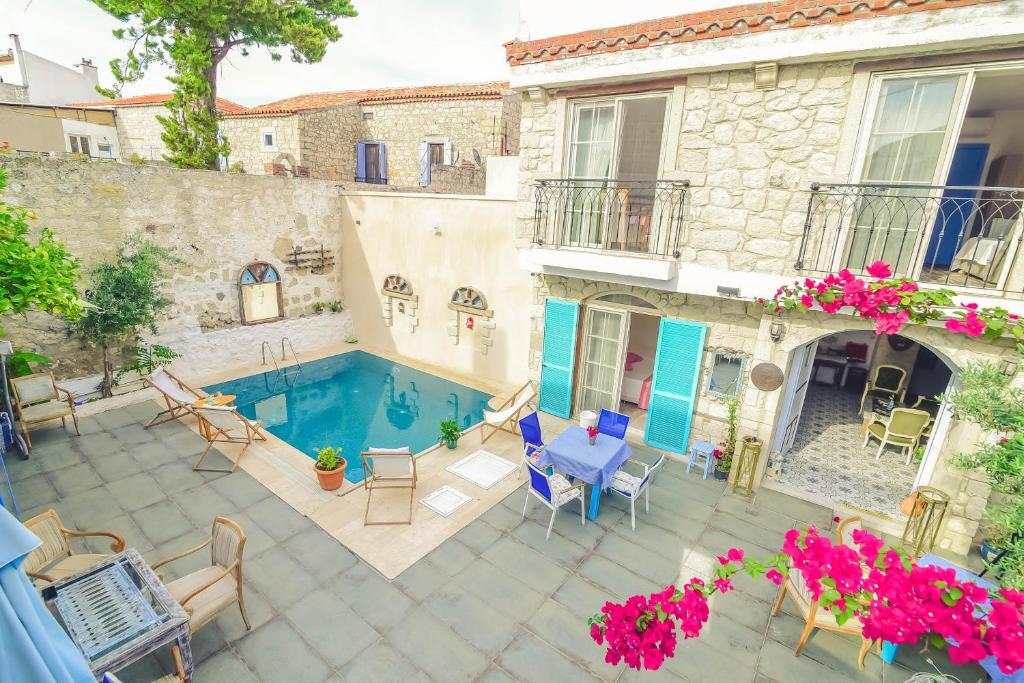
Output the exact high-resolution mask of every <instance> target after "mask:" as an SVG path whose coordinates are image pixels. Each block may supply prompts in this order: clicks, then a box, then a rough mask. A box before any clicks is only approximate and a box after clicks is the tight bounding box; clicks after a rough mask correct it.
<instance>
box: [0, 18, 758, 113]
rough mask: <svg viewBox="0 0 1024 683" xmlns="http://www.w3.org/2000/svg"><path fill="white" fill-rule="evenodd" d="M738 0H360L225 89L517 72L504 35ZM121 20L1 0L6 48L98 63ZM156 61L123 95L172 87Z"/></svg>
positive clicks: (103, 77)
mask: <svg viewBox="0 0 1024 683" xmlns="http://www.w3.org/2000/svg"><path fill="white" fill-rule="evenodd" d="M732 4H739V0H674V1H673V0H640V1H639V2H632V3H630V2H623V1H622V0H353V5H354V6H355V8H356V10H357V11H358V12H359V16H358V17H354V18H351V19H342V20H339V26H340V28H341V32H342V34H343V35H342V38H341V40H339V41H338V42H337V43H334V44H333V45H329V46H328V48H327V56H326V57H325V58H324V60H323V61H322V62H320V63H318V64H295V63H293V62H291V61H289V60H288V58H287V56H286V57H285V58H284V59H283V60H282V61H280V62H273V61H271V59H270V57H269V55H268V54H267V52H266V50H257V51H255V52H253V53H252V54H251V55H249V56H248V57H243V56H241V55H240V54H238V53H237V52H233V53H232V55H230V56H229V57H228V58H227V59H226V60H225V62H224V63H223V64H222V69H221V73H220V76H219V78H218V90H219V92H218V94H219V95H220V96H221V97H226V98H228V99H230V100H234V101H236V102H239V103H241V104H245V105H253V104H261V103H265V102H270V101H273V100H277V99H281V98H284V97H289V96H291V95H297V94H300V93H308V92H320V91H331V90H352V89H360V88H381V87H391V86H405V85H431V84H443V83H473V82H480V81H493V80H506V79H508V77H509V70H508V66H507V65H506V63H505V49H504V47H502V44H503V43H505V42H507V41H508V40H511V39H513V38H515V37H517V36H519V37H521V38H523V39H528V38H542V37H545V36H551V35H558V34H561V33H571V32H574V31H581V30H585V29H589V28H600V27H602V26H614V25H617V24H622V23H627V22H631V21H637V20H640V19H651V18H656V17H660V16H668V15H673V14H680V13H683V12H691V11H698V10H701V9H707V8H709V7H715V6H727V5H732ZM119 25H120V23H119V22H118V21H117V20H116V19H114V18H112V17H110V16H109V15H107V14H106V13H104V12H103V11H101V10H100V9H98V8H97V7H96V6H95V5H93V4H92V3H91V2H88V0H0V48H2V47H4V46H3V42H4V40H5V38H4V36H6V35H7V34H9V33H17V34H19V35H20V37H21V45H22V48H23V49H25V50H28V51H29V52H34V53H35V54H38V55H40V56H42V57H45V58H47V59H49V60H51V61H55V62H58V63H60V64H64V65H68V66H70V65H73V64H76V63H78V62H79V60H80V59H81V58H83V57H85V58H89V59H92V60H93V63H94V64H97V65H99V67H100V82H101V84H103V85H108V86H109V85H111V83H112V79H111V76H110V70H109V68H108V67H107V66H106V64H107V63H108V62H109V61H110V60H111V59H113V58H114V57H118V56H122V55H123V53H124V50H125V47H126V46H125V45H124V43H122V42H120V41H118V40H116V39H115V38H114V37H113V36H112V35H111V31H112V30H113V29H114V28H116V27H118V26H119ZM166 76H167V71H166V69H164V68H162V67H154V68H153V69H151V71H150V72H149V73H148V74H147V75H146V77H145V78H144V79H143V80H142V81H140V82H138V83H134V84H130V85H128V86H126V87H125V89H124V94H125V95H144V94H149V93H158V92H168V91H169V90H170V84H169V83H167V81H166V80H165V77H166Z"/></svg>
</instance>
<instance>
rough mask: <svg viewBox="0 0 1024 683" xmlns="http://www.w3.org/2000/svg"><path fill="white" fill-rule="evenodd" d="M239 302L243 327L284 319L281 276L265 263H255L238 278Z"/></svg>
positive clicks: (248, 266)
mask: <svg viewBox="0 0 1024 683" xmlns="http://www.w3.org/2000/svg"><path fill="white" fill-rule="evenodd" d="M238 301H239V308H240V309H241V313H242V324H243V325H255V324H257V323H266V322H272V321H274V320H281V319H283V318H284V292H283V291H282V286H281V275H280V273H278V272H277V269H276V268H274V266H272V265H270V264H269V263H266V262H265V261H254V262H253V263H250V264H249V265H247V266H246V267H245V268H243V269H242V273H241V274H240V275H239V276H238Z"/></svg>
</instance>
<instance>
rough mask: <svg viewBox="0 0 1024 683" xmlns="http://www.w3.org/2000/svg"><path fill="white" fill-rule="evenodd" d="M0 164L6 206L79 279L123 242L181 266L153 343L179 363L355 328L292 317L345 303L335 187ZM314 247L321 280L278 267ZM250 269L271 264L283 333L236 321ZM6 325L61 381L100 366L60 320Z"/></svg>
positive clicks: (57, 164) (73, 165)
mask: <svg viewBox="0 0 1024 683" xmlns="http://www.w3.org/2000/svg"><path fill="white" fill-rule="evenodd" d="M0 166H2V167H3V168H4V169H5V170H6V171H7V174H8V178H7V180H8V187H7V190H6V192H5V194H4V196H3V197H2V200H3V201H7V202H10V203H12V204H15V205H18V206H23V207H25V208H29V209H32V210H34V211H35V212H36V213H37V214H38V216H39V218H38V220H37V221H36V223H37V224H38V225H39V226H40V227H42V226H48V227H50V228H52V229H53V231H54V232H55V234H56V235H57V236H58V237H59V238H60V239H61V240H63V241H64V243H65V244H66V245H67V247H68V249H69V251H70V252H71V253H72V254H74V255H75V256H76V257H78V258H79V259H80V260H81V261H82V264H83V269H84V270H85V272H88V270H89V269H90V268H91V267H92V266H94V265H96V264H97V263H99V262H101V261H104V260H107V259H109V258H111V257H112V256H113V254H114V252H115V250H116V249H117V246H118V245H119V244H120V243H121V242H122V241H123V240H124V239H125V238H126V237H128V236H131V235H137V236H140V237H144V238H146V239H149V240H151V241H153V242H155V243H156V244H159V245H161V246H163V247H166V248H167V249H169V250H170V251H171V252H172V253H173V254H174V255H175V256H177V257H178V258H179V259H180V263H178V264H177V265H175V266H172V267H171V269H170V270H171V273H172V274H171V276H170V277H169V278H168V279H167V280H166V281H165V282H164V284H163V287H164V292H165V294H166V295H167V296H168V297H169V298H170V299H171V302H172V303H171V305H170V307H169V309H168V310H167V311H166V314H165V316H164V319H163V320H162V321H161V323H160V330H159V334H158V335H157V336H156V339H157V340H168V341H170V342H171V343H172V345H173V347H174V348H175V349H176V350H177V351H178V352H179V353H182V354H183V355H185V357H186V358H187V359H189V360H187V361H185V360H183V361H181V362H189V363H193V362H194V363H196V364H197V365H202V366H204V367H205V366H207V365H211V366H212V365H216V364H217V363H221V362H226V361H227V360H230V359H231V358H233V357H234V355H233V354H235V351H236V350H233V348H232V344H234V342H232V341H229V340H234V339H238V340H246V339H248V340H249V341H253V340H255V339H256V338H260V339H262V338H266V339H268V340H270V341H271V342H274V341H279V340H280V336H281V334H282V333H285V334H287V335H288V336H289V337H290V338H291V340H292V342H293V344H294V345H295V348H296V350H297V351H299V353H302V351H303V350H305V349H311V348H315V347H318V346H323V345H324V344H326V343H329V342H336V341H338V338H339V335H340V337H341V338H344V336H347V335H348V334H349V333H350V332H351V322H348V323H343V321H342V319H341V318H336V317H335V316H326V315H325V316H321V317H318V318H317V320H316V322H315V323H313V324H310V325H306V324H299V321H297V320H295V319H297V318H299V317H301V316H312V314H313V312H312V304H313V303H314V302H316V301H324V302H327V301H332V300H335V299H339V300H343V299H344V297H343V295H342V285H341V272H340V271H341V268H340V265H339V264H340V263H341V259H342V241H341V218H340V216H341V213H342V198H341V192H340V190H339V189H338V188H337V187H336V186H334V184H331V183H325V182H320V181H315V180H308V179H302V178H298V179H296V178H282V177H272V176H255V175H242V174H233V173H218V172H214V171H194V170H192V171H185V170H179V169H174V168H170V167H164V166H155V165H148V164H147V165H141V166H135V165H130V164H118V163H109V162H106V163H99V162H90V161H84V160H80V159H73V158H43V157H9V158H7V157H0ZM320 244H323V245H324V247H325V248H326V249H329V250H331V252H332V254H333V256H334V259H335V260H334V263H335V265H332V266H328V267H327V268H325V269H324V270H323V272H320V273H317V272H313V271H311V270H309V269H303V270H296V269H294V268H292V267H290V266H289V265H288V264H287V263H286V255H287V253H288V252H289V251H291V250H292V249H293V248H294V247H295V246H303V247H313V246H317V247H318V246H319V245H320ZM253 261H266V262H269V263H270V264H272V265H273V266H274V267H275V268H276V269H277V270H278V272H279V273H280V275H281V279H282V283H283V295H284V312H285V317H286V321H284V324H278V323H275V324H263V325H253V326H245V327H244V328H243V326H242V324H241V317H240V316H241V314H240V310H239V289H238V277H239V274H240V272H241V270H242V268H244V267H245V266H246V265H247V264H249V263H251V262H253ZM314 317H315V316H314ZM346 319H347V318H346ZM329 323H330V324H329ZM3 326H4V327H5V328H6V331H7V334H8V335H9V336H10V338H11V339H12V340H13V341H14V343H15V345H17V346H19V347H20V348H22V349H25V350H32V351H36V352H39V353H42V354H45V355H47V356H50V357H51V358H53V359H54V360H55V361H56V363H55V368H54V369H55V371H56V372H57V374H58V376H60V377H74V376H81V375H85V374H90V373H93V372H95V371H97V370H98V369H99V366H98V353H97V352H96V351H95V350H92V349H87V348H84V347H83V346H82V344H81V342H80V340H78V339H77V338H74V337H71V336H69V334H68V332H67V329H66V326H65V325H64V324H63V322H62V321H60V320H58V319H56V318H53V317H51V316H48V315H45V314H40V313H37V314H32V315H30V316H28V317H27V318H6V319H4V320H3ZM278 327H281V328H282V329H278ZM232 330H233V331H234V332H235V333H237V334H230V333H229V332H230V331H232ZM211 335H213V336H211ZM256 349H257V352H258V350H259V347H258V346H257V347H256Z"/></svg>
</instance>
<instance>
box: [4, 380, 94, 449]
mask: <svg viewBox="0 0 1024 683" xmlns="http://www.w3.org/2000/svg"><path fill="white" fill-rule="evenodd" d="M11 389H12V392H13V394H12V398H13V399H14V409H15V410H16V411H17V413H18V424H20V425H21V433H22V434H24V435H25V442H26V443H27V444H28V445H29V447H30V448H31V447H32V439H31V437H29V435H28V428H29V427H30V426H32V425H37V424H42V423H43V422H50V421H51V420H56V419H60V423H61V425H63V426H64V427H65V428H66V427H67V417H68V415H70V416H71V420H72V421H73V422H74V423H75V433H76V434H78V435H79V436H81V434H82V432H80V431H79V429H78V414H77V413H76V412H75V395H74V394H72V393H71V392H70V391H68V390H67V389H61V388H60V387H59V386H57V380H55V379H54V378H53V373H52V372H36V373H33V374H31V375H25V376H24V377H12V378H11ZM61 394H64V397H63V398H62V397H61Z"/></svg>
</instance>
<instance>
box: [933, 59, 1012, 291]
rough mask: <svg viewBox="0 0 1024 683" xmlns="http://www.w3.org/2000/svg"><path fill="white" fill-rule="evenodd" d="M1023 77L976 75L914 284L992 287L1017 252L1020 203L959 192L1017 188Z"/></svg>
mask: <svg viewBox="0 0 1024 683" xmlns="http://www.w3.org/2000/svg"><path fill="white" fill-rule="evenodd" d="M1022 117H1024V69H1005V70H998V71H982V72H979V73H978V74H977V78H976V80H975V82H974V88H973V90H972V91H971V95H970V99H969V100H968V103H967V114H966V117H965V119H964V122H963V126H962V128H961V132H960V137H959V139H958V140H957V144H956V149H955V151H954V153H953V160H952V163H951V165H950V170H949V175H948V177H947V178H946V185H948V186H954V187H956V188H957V189H947V190H946V191H945V192H944V193H943V199H942V202H941V204H940V205H939V207H938V209H937V215H936V217H935V223H934V226H933V227H932V230H931V235H930V237H929V238H928V245H927V250H926V252H925V257H924V263H923V264H922V270H921V279H922V280H924V281H927V282H937V283H942V284H948V285H959V286H970V287H991V286H994V285H996V284H998V283H999V281H1000V279H1001V278H1003V277H1005V273H1004V270H1005V268H1004V265H1007V264H1009V262H1010V259H1009V258H1007V254H1008V252H1009V251H1010V250H1011V249H1014V248H1015V247H1016V239H1015V238H1014V235H1013V232H1014V230H1015V229H1016V230H1019V227H1017V224H1018V223H1019V218H1020V198H1019V197H1017V198H1014V197H1011V196H1010V195H1009V193H1007V192H1002V191H999V190H981V191H972V190H966V189H963V188H965V187H979V186H980V187H991V188H1005V187H1022V186H1024V134H1022V133H1021V131H1020V125H1019V124H1020V121H1021V118H1022Z"/></svg>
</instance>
